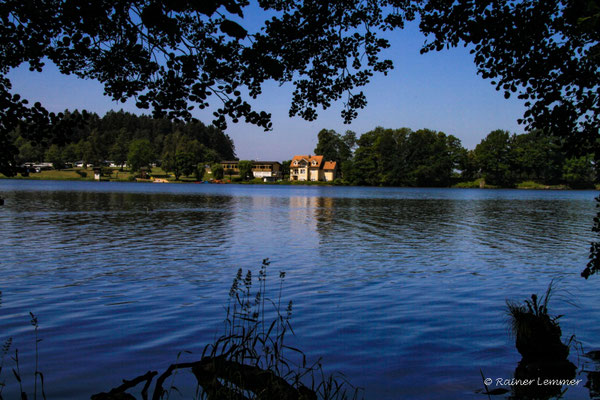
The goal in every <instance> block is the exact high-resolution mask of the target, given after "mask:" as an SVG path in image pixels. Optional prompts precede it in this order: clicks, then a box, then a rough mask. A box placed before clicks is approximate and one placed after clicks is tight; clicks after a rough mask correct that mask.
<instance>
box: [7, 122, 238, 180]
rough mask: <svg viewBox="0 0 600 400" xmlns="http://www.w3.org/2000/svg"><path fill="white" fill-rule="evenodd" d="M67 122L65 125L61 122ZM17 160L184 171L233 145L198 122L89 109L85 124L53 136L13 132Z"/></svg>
mask: <svg viewBox="0 0 600 400" xmlns="http://www.w3.org/2000/svg"><path fill="white" fill-rule="evenodd" d="M63 118H64V119H65V120H80V119H81V118H80V114H79V111H73V112H68V111H67V112H65V113H64V117H63ZM65 125H68V124H65ZM13 143H14V144H15V146H16V147H17V149H18V158H17V161H18V162H19V163H25V162H42V161H46V162H51V163H53V165H54V166H55V168H61V167H64V165H65V164H67V163H71V162H75V161H83V162H84V163H85V164H88V165H102V164H103V163H104V162H105V161H106V160H110V161H113V162H114V163H115V164H117V165H123V164H125V163H127V164H128V166H129V167H130V168H131V169H133V170H137V169H139V168H141V167H142V166H145V165H149V164H151V163H159V164H160V163H162V167H163V169H165V170H167V171H172V172H179V170H180V169H181V168H183V169H185V170H186V172H187V171H188V170H189V168H196V165H197V164H198V163H214V162H219V161H221V160H223V159H228V160H230V159H235V147H234V144H233V141H232V140H231V138H230V137H229V136H227V135H226V134H224V133H223V132H222V131H221V130H219V129H217V128H215V127H214V126H206V125H204V124H202V123H201V122H190V123H182V122H172V121H169V120H166V119H154V118H152V117H149V116H144V115H142V116H139V115H135V114H131V113H128V112H124V111H109V112H108V113H107V114H106V115H104V116H103V117H99V116H98V115H97V114H88V115H87V116H86V118H85V123H83V124H78V125H76V126H75V128H74V129H69V130H67V131H65V132H63V133H62V134H61V138H57V140H52V139H51V140H48V141H45V142H32V141H29V140H27V139H26V138H24V137H23V136H21V135H20V132H19V130H16V131H15V132H14V133H13Z"/></svg>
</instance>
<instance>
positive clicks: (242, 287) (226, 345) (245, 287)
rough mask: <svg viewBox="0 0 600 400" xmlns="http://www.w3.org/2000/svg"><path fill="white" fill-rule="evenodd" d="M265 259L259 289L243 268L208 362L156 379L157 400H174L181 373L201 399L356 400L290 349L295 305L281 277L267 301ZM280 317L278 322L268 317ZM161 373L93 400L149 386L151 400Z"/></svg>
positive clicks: (345, 386) (205, 356)
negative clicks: (273, 296)
mask: <svg viewBox="0 0 600 400" xmlns="http://www.w3.org/2000/svg"><path fill="white" fill-rule="evenodd" d="M269 264H270V262H269V260H268V259H265V260H263V262H262V265H261V268H260V270H259V274H258V289H257V291H256V292H255V293H254V292H253V291H252V286H253V283H254V281H253V276H252V272H251V271H248V272H247V273H246V274H245V275H244V273H243V271H242V270H241V269H240V270H238V272H237V275H236V277H235V278H234V280H233V284H232V286H231V289H230V291H229V303H228V306H227V314H226V320H225V333H224V334H223V335H222V336H221V337H219V338H218V339H216V340H215V342H214V343H211V344H209V345H207V346H206V347H205V348H204V351H203V353H202V358H201V359H200V360H199V361H195V362H185V363H175V364H172V365H171V366H169V368H167V370H166V371H165V372H163V373H162V374H161V375H160V376H158V378H157V379H156V383H155V385H154V391H153V393H152V397H151V398H152V399H153V400H159V399H163V398H169V394H170V393H171V389H172V388H173V383H171V387H170V388H168V389H166V388H165V381H166V380H167V378H169V377H170V376H171V375H174V373H175V372H176V371H178V370H182V369H187V370H191V372H192V374H193V375H194V377H195V379H196V381H197V384H198V387H197V394H196V398H201V399H207V400H216V399H219V400H221V399H223V400H227V399H239V400H243V399H262V400H270V399H273V400H288V399H289V400H313V399H315V400H316V399H323V400H330V399H331V400H334V399H339V400H341V399H349V398H352V399H355V398H357V397H358V394H359V393H358V392H359V391H358V389H356V388H354V387H353V386H352V385H350V384H349V383H348V382H347V381H346V380H345V379H344V378H343V377H342V376H341V375H326V374H325V373H324V371H323V369H322V365H321V363H320V360H317V361H316V362H315V363H313V364H308V363H307V361H306V355H305V354H304V353H303V352H302V351H301V350H299V349H297V348H294V347H291V346H289V345H287V344H286V342H285V337H286V335H287V334H288V333H292V334H293V330H292V326H291V324H290V319H291V316H292V302H291V301H290V302H288V303H287V305H286V306H285V309H283V308H282V291H283V283H284V279H285V273H284V272H280V273H279V291H278V296H277V298H276V299H271V298H268V297H266V290H267V267H268V266H269ZM269 315H274V318H273V320H272V321H268V320H267V317H268V316H269ZM156 375H158V373H157V372H156V371H148V372H147V373H146V374H144V375H141V376H139V377H137V378H135V379H133V380H131V381H123V384H122V385H121V386H119V387H116V388H114V389H112V390H111V391H109V392H108V393H98V394H96V395H93V396H92V400H115V399H135V397H133V396H132V395H131V394H129V393H126V391H127V390H129V389H131V388H133V387H135V386H137V385H139V384H141V383H142V382H144V387H143V389H142V391H141V398H142V399H144V400H147V399H148V390H149V388H150V386H151V384H152V381H153V379H154V377H155V376H156Z"/></svg>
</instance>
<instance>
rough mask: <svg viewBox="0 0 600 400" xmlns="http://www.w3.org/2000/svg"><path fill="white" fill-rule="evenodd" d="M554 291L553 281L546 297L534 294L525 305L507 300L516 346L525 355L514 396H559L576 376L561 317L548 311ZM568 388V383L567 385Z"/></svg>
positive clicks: (516, 374)
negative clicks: (562, 328)
mask: <svg viewBox="0 0 600 400" xmlns="http://www.w3.org/2000/svg"><path fill="white" fill-rule="evenodd" d="M552 291H553V283H552V282H551V283H550V285H549V286H548V289H547V290H546V293H545V294H544V296H542V297H541V298H539V299H538V296H537V295H535V294H533V295H531V299H527V300H525V302H524V303H523V304H519V303H514V302H511V301H508V302H507V306H508V313H509V316H510V323H511V331H512V333H513V335H514V336H515V345H516V347H517V350H518V351H519V353H520V354H521V356H522V357H523V358H522V359H521V361H520V362H519V364H518V365H517V368H516V369H515V373H514V377H515V379H516V380H519V381H520V382H530V384H518V385H513V386H512V392H513V396H514V397H515V398H536V399H547V398H550V397H554V396H560V395H561V393H563V385H569V384H570V382H571V381H572V380H574V379H575V374H576V371H577V367H576V366H575V365H574V364H573V363H571V362H570V361H569V360H568V356H569V344H570V343H571V341H572V340H573V338H571V340H570V341H569V343H568V344H565V343H563V342H562V340H561V336H562V331H561V329H560V326H559V324H558V319H559V318H560V317H561V316H560V315H559V316H551V315H550V314H548V302H549V300H550V297H551V294H552ZM567 388H568V386H567Z"/></svg>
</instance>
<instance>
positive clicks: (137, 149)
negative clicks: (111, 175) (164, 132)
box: [127, 139, 155, 172]
mask: <svg viewBox="0 0 600 400" xmlns="http://www.w3.org/2000/svg"><path fill="white" fill-rule="evenodd" d="M154 158H155V156H154V151H153V150H152V144H151V143H150V141H148V140H147V139H137V140H134V141H132V142H131V144H130V145H129V154H128V155H127V165H128V166H129V168H130V169H131V171H132V172H137V171H139V170H140V168H142V167H150V164H152V162H154Z"/></svg>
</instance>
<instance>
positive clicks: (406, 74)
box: [9, 23, 525, 161]
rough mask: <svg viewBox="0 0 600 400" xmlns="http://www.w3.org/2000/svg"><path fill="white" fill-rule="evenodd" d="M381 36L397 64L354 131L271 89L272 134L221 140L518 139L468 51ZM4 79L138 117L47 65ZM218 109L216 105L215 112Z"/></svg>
mask: <svg viewBox="0 0 600 400" xmlns="http://www.w3.org/2000/svg"><path fill="white" fill-rule="evenodd" d="M386 37H387V38H388V39H389V40H390V42H391V47H390V48H389V49H387V50H386V51H385V52H384V53H383V56H384V57H385V58H389V59H391V60H392V61H393V62H394V69H393V70H392V71H391V72H390V73H389V74H388V75H387V76H383V75H382V74H378V75H375V76H374V77H373V79H372V81H371V84H370V85H368V86H367V87H366V88H364V89H363V90H364V92H365V94H366V96H367V100H368V105H367V107H366V108H365V109H363V110H361V111H360V112H359V116H358V118H357V119H356V120H354V121H353V123H352V124H350V125H345V124H344V123H343V121H342V118H341V116H340V110H341V108H342V103H341V102H340V103H338V104H334V105H333V106H332V107H331V108H329V109H328V110H325V111H323V110H321V111H320V112H319V118H318V119H317V120H316V121H313V122H307V121H304V120H302V119H301V118H298V117H296V118H289V116H288V109H289V105H290V102H291V97H292V96H291V94H292V91H293V86H292V85H291V84H287V85H284V86H282V87H279V86H278V85H277V84H275V83H269V84H267V85H266V86H265V88H264V91H263V94H262V96H261V97H259V98H258V99H257V100H256V101H255V102H254V104H255V105H256V107H257V108H259V109H263V110H266V111H268V112H271V113H272V118H273V131H271V132H264V131H263V130H262V129H261V128H257V127H255V126H252V125H249V124H245V123H243V122H241V123H237V124H233V123H229V126H228V129H227V131H226V133H227V134H228V135H229V136H231V138H232V139H233V140H234V143H235V146H236V153H237V156H238V157H239V158H240V159H260V160H274V161H281V160H287V159H290V158H292V156H293V155H294V154H312V153H313V150H314V148H315V146H316V143H317V133H318V132H319V131H320V130H321V129H323V128H326V129H334V130H336V131H337V132H340V133H343V132H345V131H346V130H348V129H351V130H353V131H355V132H356V133H357V134H358V135H360V134H362V133H364V132H367V131H369V130H371V129H373V128H375V127H376V126H383V127H385V128H401V127H409V128H411V129H414V130H417V129H420V128H429V129H434V130H438V131H443V132H445V133H447V134H452V135H454V136H456V137H458V138H459V139H460V140H461V142H462V144H463V146H465V147H467V148H471V149H472V148H474V147H475V146H476V145H477V144H478V143H479V142H480V141H481V139H482V138H484V137H485V136H486V135H487V134H488V133H489V132H491V131H492V130H495V129H504V130H508V131H510V132H514V133H522V132H523V127H522V126H520V125H518V124H517V119H518V118H520V117H521V116H522V115H523V112H524V110H525V108H524V106H523V104H522V102H521V101H520V100H518V99H516V98H511V99H509V100H506V99H504V96H503V93H502V92H497V91H496V90H495V89H494V87H493V86H492V85H491V84H490V83H489V81H485V80H483V79H482V78H481V77H480V76H478V75H477V74H476V68H475V65H474V63H473V57H472V56H471V55H470V54H469V52H468V50H467V49H465V48H463V47H460V48H455V49H449V50H444V51H442V52H436V53H429V54H425V55H421V54H419V49H420V48H421V45H422V44H423V42H424V40H425V38H424V36H423V35H422V34H421V33H420V32H419V31H418V28H417V26H416V24H415V23H413V24H409V25H408V26H407V28H406V29H405V30H403V31H395V32H388V33H386ZM9 78H10V79H11V81H12V83H13V93H19V94H21V95H22V96H23V97H25V98H27V99H29V100H30V101H31V102H35V101H40V102H41V103H42V104H44V106H45V107H46V108H47V109H49V110H51V111H63V110H65V109H70V110H73V109H76V108H77V109H87V110H89V111H93V112H96V113H98V114H99V115H104V114H105V113H106V112H107V111H108V110H111V109H113V110H119V109H121V108H122V109H124V110H126V111H131V112H135V113H138V114H139V113H141V111H139V110H137V109H136V108H135V104H134V103H133V102H128V103H125V104H122V103H115V102H113V101H111V99H110V98H108V97H105V96H103V88H102V85H100V84H99V83H97V82H94V81H89V80H81V79H78V78H76V77H74V76H63V75H61V74H60V73H58V71H57V69H56V68H55V67H54V66H53V65H51V64H48V65H47V67H46V68H45V69H44V71H43V72H42V73H37V72H29V71H28V69H27V67H21V68H18V69H15V70H13V71H11V72H10V73H9ZM218 106H219V105H218V104H216V102H215V107H218ZM146 113H147V111H146ZM211 113H212V111H204V112H200V111H198V112H197V114H195V116H196V117H197V118H199V119H200V120H202V121H203V122H205V123H210V121H211V119H212V118H211V117H212V116H211Z"/></svg>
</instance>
